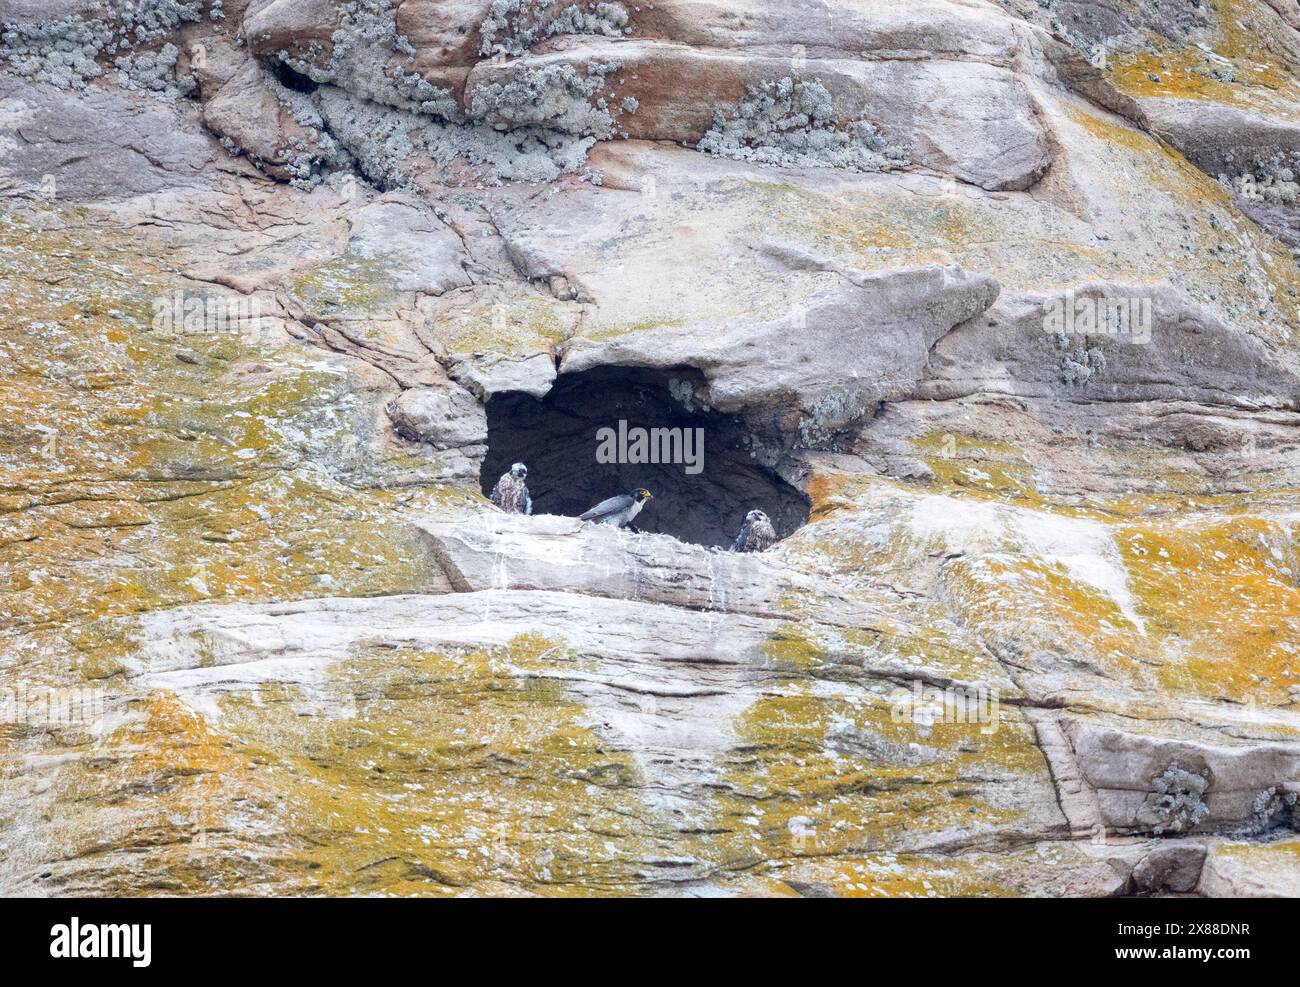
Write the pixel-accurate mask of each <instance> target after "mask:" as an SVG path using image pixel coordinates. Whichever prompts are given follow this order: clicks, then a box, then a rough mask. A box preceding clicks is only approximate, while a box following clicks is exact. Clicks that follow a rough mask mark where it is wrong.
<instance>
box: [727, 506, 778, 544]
mask: <svg viewBox="0 0 1300 987" xmlns="http://www.w3.org/2000/svg"><path fill="white" fill-rule="evenodd" d="M775 544H776V531H775V530H774V529H773V528H772V522H771V521H769V520H768V517H767V515H766V514H764V513H763V512H762V511H750V512H749V513H748V514H746V515H745V521H744V523H743V524H742V525H741V526H740V534H738V535H736V542H735V544H733V545H732V546H731V550H732V551H733V552H766V551H767V550H768V549H769V548H771V547H772V546H773V545H775Z"/></svg>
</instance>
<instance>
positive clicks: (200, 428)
mask: <svg viewBox="0 0 1300 987" xmlns="http://www.w3.org/2000/svg"><path fill="white" fill-rule="evenodd" d="M67 219H68V211H67V210H66V209H65V210H61V211H60V210H54V211H51V212H49V213H47V214H37V215H34V216H29V215H24V214H21V213H17V212H9V213H5V214H4V216H3V223H0V254H3V256H4V257H5V262H6V263H5V287H6V290H5V291H4V292H3V293H0V355H2V356H3V360H0V395H2V397H0V485H3V487H4V488H5V489H6V491H8V492H9V493H8V499H7V502H6V504H5V510H6V513H4V514H3V515H0V623H6V624H11V625H23V626H29V627H30V626H35V625H41V624H54V623H59V622H62V623H64V624H68V622H71V621H74V620H77V619H87V620H92V621H93V620H95V619H96V618H99V617H104V616H114V615H120V614H125V613H133V612H137V611H142V610H146V609H151V608H156V607H163V606H170V605H175V604H180V603H188V602H196V601H205V600H207V601H210V600H218V599H243V600H265V599H284V598H293V597H302V596H308V595H322V594H331V593H340V592H346V593H376V592H401V591H404V590H408V591H409V590H418V589H421V588H437V587H440V586H441V584H442V583H441V580H442V577H441V576H440V574H439V570H438V568H437V566H436V565H435V564H434V562H433V560H432V558H431V557H430V556H429V554H428V550H427V548H426V547H425V541H424V539H423V538H422V537H421V536H420V535H419V533H418V532H417V531H416V530H415V529H413V528H411V527H410V526H408V525H406V524H405V523H404V522H403V521H402V520H401V512H402V510H403V508H404V502H418V501H420V500H426V501H427V500H428V498H429V497H432V498H434V499H435V500H441V499H445V498H446V497H447V496H448V494H447V493H446V492H445V491H440V490H439V489H438V488H437V487H436V486H435V485H433V484H429V485H428V486H426V487H424V488H421V487H420V486H419V485H418V479H419V478H420V476H421V475H422V474H423V475H429V474H431V473H433V472H434V470H435V469H436V463H435V462H433V461H432V460H429V459H420V458H418V457H414V456H411V455H409V454H406V453H402V452H398V451H390V450H389V449H388V448H387V447H385V446H384V445H383V443H382V441H381V439H380V437H379V436H378V434H377V430H376V415H377V408H376V403H377V402H376V401H375V400H374V399H373V398H368V397H367V395H368V389H367V386H366V385H365V382H364V381H363V380H360V379H358V378H355V376H354V375H355V374H356V373H357V371H355V370H354V369H353V368H352V366H351V365H349V364H347V363H346V362H345V361H340V360H337V359H332V358H328V357H326V356H324V355H323V354H321V353H319V352H317V351H311V350H307V349H305V348H303V347H300V346H297V345H296V344H294V345H289V344H285V345H275V344H263V343H257V342H253V341H250V340H246V339H244V338H243V337H242V336H240V335H239V334H237V333H231V332H194V333H188V332H179V331H177V330H176V329H175V327H174V326H172V325H170V324H163V325H159V324H157V320H156V319H154V317H153V316H154V314H155V312H156V310H157V309H158V308H159V306H160V305H161V306H162V308H164V309H165V308H166V306H167V304H169V303H170V302H171V301H172V299H173V298H174V285H172V284H171V283H170V282H169V281H168V278H167V277H166V276H165V275H163V274H161V273H160V272H159V269H158V265H157V262H156V260H155V259H153V258H152V257H150V256H149V255H148V254H147V252H146V251H142V250H141V249H140V247H139V243H138V241H137V240H136V239H135V238H133V237H128V236H125V235H117V234H114V233H112V232H111V231H109V232H96V233H95V234H94V235H93V236H92V235H89V234H86V233H84V232H81V231H80V229H79V227H77V226H74V225H64V223H65V221H66V220H67ZM182 357H183V359H182ZM396 471H401V473H402V474H403V476H402V479H403V484H404V492H402V493H401V494H394V493H388V492H385V491H383V490H377V491H375V490H366V489H365V487H368V486H372V485H375V483H376V481H382V479H383V477H384V474H385V473H386V472H389V473H391V472H396ZM412 481H416V482H415V483H412ZM380 485H382V483H381V484H380ZM69 633H70V634H75V633H76V632H75V631H73V630H72V629H71V628H69ZM83 657H84V661H85V662H86V665H87V667H88V668H96V669H107V668H112V667H114V665H116V664H119V663H120V662H119V661H118V660H117V659H116V658H114V657H113V656H112V655H109V654H107V653H102V652H100V651H96V650H95V649H92V650H91V652H88V653H85V654H84V656H83Z"/></svg>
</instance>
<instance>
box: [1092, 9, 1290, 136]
mask: <svg viewBox="0 0 1300 987" xmlns="http://www.w3.org/2000/svg"><path fill="white" fill-rule="evenodd" d="M1208 13H1209V15H1210V32H1209V38H1208V41H1209V43H1208V44H1207V45H1206V46H1205V47H1204V48H1202V47H1201V46H1199V45H1193V44H1190V43H1184V44H1176V43H1174V42H1172V41H1170V40H1169V39H1167V38H1163V37H1161V36H1159V35H1157V34H1154V33H1152V32H1148V33H1147V36H1146V38H1145V41H1146V47H1145V48H1136V49H1132V50H1128V51H1125V50H1120V51H1116V52H1114V53H1112V54H1111V56H1110V57H1109V58H1108V59H1107V62H1108V65H1107V68H1108V71H1109V74H1110V77H1111V79H1112V81H1113V82H1114V83H1115V85H1116V86H1117V87H1118V88H1119V89H1120V90H1121V91H1123V92H1126V93H1128V94H1130V95H1133V96H1139V97H1141V96H1147V97H1171V98H1177V99H1200V100H1209V101H1213V102H1218V103H1225V104H1229V105H1234V106H1239V107H1241V108H1242V109H1248V110H1252V111H1255V112H1259V111H1261V110H1262V111H1265V112H1268V113H1272V114H1275V115H1278V116H1282V117H1284V118H1287V119H1296V118H1297V115H1298V107H1297V104H1298V103H1300V87H1298V86H1297V85H1296V82H1295V75H1296V73H1297V71H1300V62H1297V59H1296V50H1295V49H1294V48H1292V49H1291V50H1290V51H1288V50H1287V49H1286V48H1285V46H1279V45H1277V44H1276V43H1275V42H1274V41H1273V40H1272V38H1273V37H1274V36H1277V35H1278V32H1280V33H1281V36H1282V37H1285V36H1287V35H1289V34H1290V29H1289V28H1288V27H1287V26H1286V25H1285V24H1283V23H1282V22H1281V21H1280V19H1279V18H1278V17H1277V15H1276V13H1275V12H1274V11H1272V10H1270V9H1269V8H1268V7H1267V6H1265V5H1261V4H1256V3H1251V2H1248V0H1218V2H1217V3H1216V4H1215V5H1213V6H1212V7H1211V8H1210V9H1209V11H1208Z"/></svg>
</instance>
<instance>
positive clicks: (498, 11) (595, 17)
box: [479, 0, 632, 56]
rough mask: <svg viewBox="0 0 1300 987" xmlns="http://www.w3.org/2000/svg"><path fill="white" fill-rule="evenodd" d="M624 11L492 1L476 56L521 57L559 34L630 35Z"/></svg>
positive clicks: (530, 0) (609, 6) (537, 0)
mask: <svg viewBox="0 0 1300 987" xmlns="http://www.w3.org/2000/svg"><path fill="white" fill-rule="evenodd" d="M629 21H630V18H629V16H628V12H627V8H626V7H624V6H623V5H622V4H621V3H595V4H580V3H571V4H568V5H565V6H562V5H561V4H557V3H553V2H550V0H492V5H491V7H490V8H489V9H488V14H487V16H486V17H485V18H484V19H483V22H482V23H481V24H480V25H479V37H480V42H479V54H482V55H493V56H495V55H511V56H517V55H522V54H524V53H525V52H526V51H528V49H529V48H531V47H532V46H533V45H534V44H536V43H537V42H538V41H541V40H543V39H545V38H550V37H555V36H556V35H562V34H586V35H601V36H604V37H607V38H617V37H623V36H624V35H627V34H631V33H632V28H631V27H630V25H629Z"/></svg>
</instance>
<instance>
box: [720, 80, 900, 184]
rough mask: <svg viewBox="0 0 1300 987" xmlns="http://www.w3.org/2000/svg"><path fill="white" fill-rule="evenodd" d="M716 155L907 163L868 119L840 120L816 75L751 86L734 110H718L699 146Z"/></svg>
mask: <svg viewBox="0 0 1300 987" xmlns="http://www.w3.org/2000/svg"><path fill="white" fill-rule="evenodd" d="M698 147H699V149H700V150H701V151H704V152H706V153H708V154H712V155H714V156H716V157H724V158H735V159H736V160H739V161H753V162H755V163H757V164H764V165H776V166H780V167H787V168H789V167H800V168H848V169H852V170H854V171H867V172H876V171H885V170H888V169H890V168H898V167H902V166H904V165H906V164H907V163H908V157H907V152H906V151H904V150H903V149H902V148H901V147H898V146H896V145H894V144H891V143H889V141H888V140H886V139H885V137H884V136H883V135H882V134H881V133H880V131H879V130H877V129H876V127H875V126H874V125H873V124H871V123H870V122H868V121H866V120H850V121H848V122H847V123H841V122H840V121H839V120H838V118H837V116H836V111H835V100H834V97H833V96H832V95H831V93H830V91H829V90H828V89H827V88H826V87H825V86H824V85H823V84H822V83H821V82H820V81H819V80H817V79H809V80H804V79H799V78H790V77H788V76H787V77H786V78H784V79H781V80H780V81H778V82H764V83H762V84H761V85H758V86H750V87H749V88H748V90H747V91H746V93H745V97H744V99H742V100H741V101H740V103H739V104H738V105H737V106H736V107H735V108H734V109H733V110H732V112H731V114H730V115H727V114H725V113H724V112H723V111H722V110H720V109H719V110H716V111H714V120H713V127H712V129H710V130H709V132H708V133H707V134H705V135H704V138H703V139H702V140H701V141H700V143H699V145H698Z"/></svg>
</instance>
